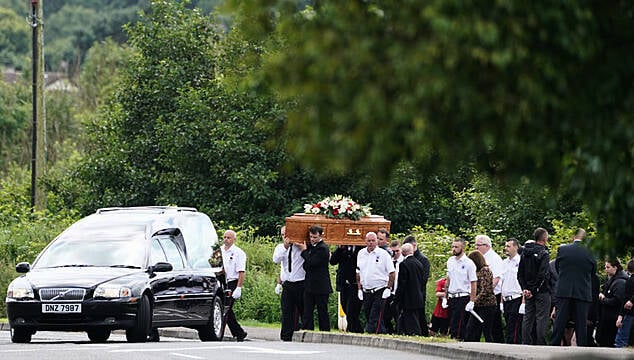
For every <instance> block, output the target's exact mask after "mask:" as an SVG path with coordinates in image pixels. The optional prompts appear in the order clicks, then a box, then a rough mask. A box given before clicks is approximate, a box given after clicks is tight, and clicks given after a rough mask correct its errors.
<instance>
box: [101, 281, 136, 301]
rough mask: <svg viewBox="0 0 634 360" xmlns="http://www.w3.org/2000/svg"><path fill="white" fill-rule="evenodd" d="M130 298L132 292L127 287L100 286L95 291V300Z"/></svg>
mask: <svg viewBox="0 0 634 360" xmlns="http://www.w3.org/2000/svg"><path fill="white" fill-rule="evenodd" d="M131 296H132V290H130V288H129V287H127V286H115V285H106V284H102V285H99V286H97V288H96V289H95V296H94V297H95V298H107V299H114V298H128V297H131Z"/></svg>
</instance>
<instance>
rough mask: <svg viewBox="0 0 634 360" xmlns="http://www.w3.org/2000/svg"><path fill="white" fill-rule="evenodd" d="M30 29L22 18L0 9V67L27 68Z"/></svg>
mask: <svg viewBox="0 0 634 360" xmlns="http://www.w3.org/2000/svg"><path fill="white" fill-rule="evenodd" d="M29 30H30V28H29V25H28V24H27V22H26V21H25V20H24V17H21V16H18V14H16V13H15V12H14V11H13V10H12V9H8V8H3V7H0V65H7V64H9V65H12V66H14V67H17V68H24V67H28V63H27V59H28V56H29V55H30V39H31V36H30V31H29Z"/></svg>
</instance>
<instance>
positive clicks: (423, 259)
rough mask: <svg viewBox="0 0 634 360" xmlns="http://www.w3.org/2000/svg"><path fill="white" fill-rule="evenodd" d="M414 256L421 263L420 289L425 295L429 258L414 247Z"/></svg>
mask: <svg viewBox="0 0 634 360" xmlns="http://www.w3.org/2000/svg"><path fill="white" fill-rule="evenodd" d="M414 257H415V258H416V260H418V261H420V263H421V265H423V284H422V289H423V296H425V295H426V294H427V280H428V279H429V268H430V267H431V266H430V264H429V259H427V256H425V255H423V253H421V252H420V250H418V249H416V251H414Z"/></svg>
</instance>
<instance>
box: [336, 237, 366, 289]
mask: <svg viewBox="0 0 634 360" xmlns="http://www.w3.org/2000/svg"><path fill="white" fill-rule="evenodd" d="M361 249H362V247H361V246H353V245H345V246H339V247H337V249H336V250H335V251H334V252H333V253H332V255H330V265H339V266H338V267H337V279H336V281H335V284H336V287H337V291H343V290H344V289H345V287H346V286H354V289H355V290H356V288H357V255H358V254H359V250H361ZM354 296H357V295H356V293H355V294H354Z"/></svg>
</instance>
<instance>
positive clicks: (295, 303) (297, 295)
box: [280, 281, 304, 341]
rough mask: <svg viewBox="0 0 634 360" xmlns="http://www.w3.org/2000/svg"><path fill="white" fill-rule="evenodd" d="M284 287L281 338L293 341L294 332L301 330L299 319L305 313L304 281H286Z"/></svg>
mask: <svg viewBox="0 0 634 360" xmlns="http://www.w3.org/2000/svg"><path fill="white" fill-rule="evenodd" d="M282 287H283V290H282V297H281V299H280V306H281V309H282V329H281V330H280V339H282V340H283V341H291V340H292V339H293V332H294V331H296V330H299V325H300V322H299V319H300V317H301V316H302V315H303V314H304V282H303V281H297V282H290V281H285V282H284V283H283V284H282Z"/></svg>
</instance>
